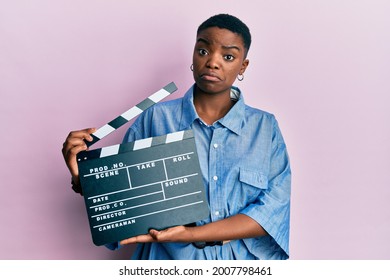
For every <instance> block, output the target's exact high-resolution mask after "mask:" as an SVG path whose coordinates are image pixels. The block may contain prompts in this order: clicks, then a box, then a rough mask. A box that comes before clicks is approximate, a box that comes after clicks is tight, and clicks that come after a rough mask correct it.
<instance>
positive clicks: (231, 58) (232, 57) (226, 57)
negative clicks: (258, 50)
mask: <svg viewBox="0 0 390 280" xmlns="http://www.w3.org/2000/svg"><path fill="white" fill-rule="evenodd" d="M225 59H226V60H233V59H234V56H232V55H231V54H228V55H225Z"/></svg>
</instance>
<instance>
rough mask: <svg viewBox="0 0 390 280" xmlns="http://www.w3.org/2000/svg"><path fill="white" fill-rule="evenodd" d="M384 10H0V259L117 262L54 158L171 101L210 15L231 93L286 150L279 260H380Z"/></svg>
mask: <svg viewBox="0 0 390 280" xmlns="http://www.w3.org/2000/svg"><path fill="white" fill-rule="evenodd" d="M389 11H390V1H386V0H384V1H375V0H367V1H363V0H360V1H356V0H354V1H352V0H351V1H347V0H344V1H342V0H339V1H333V0H330V1H325V0H324V1H313V0H310V1H309V0H306V1H287V0H286V1H282V0H274V1H253V0H240V1H210V0H207V1H205V0H197V1H180V0H176V1H146V0H143V1H130V0H115V1H108V0H107V1H103V0H84V1H78V0H77V1H76V0H63V1H53V0H46V1H45V0H35V1H29V0H25V1H21V0H9V1H4V0H0V97H1V102H0V119H1V122H2V123H1V137H0V160H1V162H0V165H1V166H0V179H1V182H0V184H1V194H0V221H1V226H0V242H1V245H0V259H127V258H129V257H130V255H131V252H132V247H129V248H127V249H124V250H121V251H119V252H111V251H109V250H107V249H105V248H104V247H96V246H94V245H93V244H92V241H91V237H90V233H89V228H88V220H87V217H86V212H85V209H84V202H83V199H82V197H81V196H78V195H75V194H74V193H73V192H72V191H71V190H70V182H69V181H70V176H69V174H68V171H67V169H66V167H65V164H64V162H63V159H62V155H61V147H62V143H63V141H64V140H65V138H66V136H67V134H68V132H69V131H71V130H75V129H81V128H85V127H90V126H96V127H100V126H101V125H103V124H105V123H106V122H107V121H110V120H111V119H113V118H114V117H116V116H117V115H119V114H120V113H122V112H124V111H125V110H127V109H128V108H130V107H131V106H133V105H135V104H136V103H138V102H139V101H141V100H142V99H143V98H144V97H146V96H148V95H149V94H150V93H152V92H154V91H155V90H157V89H159V88H161V87H162V86H164V85H165V84H167V83H169V82H171V81H175V82H176V84H177V85H178V87H179V91H178V92H177V93H175V94H174V97H175V98H176V97H179V96H181V95H183V94H184V92H185V91H186V90H187V88H188V87H190V86H191V85H192V82H193V80H192V74H191V72H190V70H189V66H190V64H191V59H192V48H193V44H194V40H195V31H196V28H197V26H198V25H199V24H200V23H201V22H202V21H203V20H205V19H206V18H208V17H209V16H211V15H214V14H216V13H221V12H227V13H231V14H234V15H236V16H238V17H239V18H241V19H242V20H243V21H244V22H246V23H247V24H248V26H249V27H250V29H251V32H252V35H253V45H252V49H251V50H250V52H249V59H250V66H249V68H248V69H247V72H246V73H245V79H244V81H243V82H237V85H238V86H240V88H241V89H242V90H243V91H244V94H245V98H246V101H247V103H248V104H250V105H252V106H254V107H258V108H262V109H264V110H267V111H270V112H272V113H274V114H275V115H276V116H277V119H278V120H279V123H280V126H281V129H282V132H283V134H284V137H285V140H286V142H287V145H288V149H289V153H290V157H291V162H292V169H293V193H292V209H291V210H292V212H291V241H290V242H291V259H390V242H389V237H390V206H389V205H390V204H389V199H390V183H389V182H390V172H389V167H390V166H389V165H390V164H389V156H390V145H389V143H390V129H389V120H390V106H389V104H390V32H389V30H390V17H389ZM127 127H128V126H126V128H127ZM126 128H123V129H120V130H119V131H118V132H116V133H114V134H111V135H110V136H109V137H107V138H106V139H104V140H102V141H101V143H99V144H96V146H95V147H100V146H106V145H111V144H117V143H119V142H120V141H121V139H122V136H123V134H124V132H125V129H126Z"/></svg>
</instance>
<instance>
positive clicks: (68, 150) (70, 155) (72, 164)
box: [62, 128, 96, 191]
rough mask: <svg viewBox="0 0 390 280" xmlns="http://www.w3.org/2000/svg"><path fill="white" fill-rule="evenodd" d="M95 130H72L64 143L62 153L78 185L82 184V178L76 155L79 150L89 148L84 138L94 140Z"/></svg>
mask: <svg viewBox="0 0 390 280" xmlns="http://www.w3.org/2000/svg"><path fill="white" fill-rule="evenodd" d="M95 131H96V128H86V129H82V130H76V131H71V132H70V133H69V135H68V137H67V138H66V140H65V142H64V144H63V145H62V155H63V156H64V160H65V163H66V166H67V167H68V169H69V171H70V174H71V175H72V180H73V182H74V184H76V185H77V186H80V178H79V170H78V166H77V158H76V155H77V154H78V153H79V152H81V151H86V150H87V149H88V147H87V145H86V144H85V142H84V139H85V140H87V141H92V140H93V138H92V136H91V134H92V133H94V132H95ZM80 191H81V190H80Z"/></svg>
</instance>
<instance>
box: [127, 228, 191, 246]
mask: <svg viewBox="0 0 390 280" xmlns="http://www.w3.org/2000/svg"><path fill="white" fill-rule="evenodd" d="M192 229H193V228H192V227H185V226H177V227H171V228H168V229H164V230H160V231H158V230H155V229H151V230H150V231H149V233H148V234H143V235H138V236H134V237H131V238H128V239H125V240H122V241H121V242H120V244H121V245H125V244H133V243H150V242H192V240H193V235H192Z"/></svg>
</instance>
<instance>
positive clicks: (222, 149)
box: [108, 86, 291, 260]
mask: <svg viewBox="0 0 390 280" xmlns="http://www.w3.org/2000/svg"><path fill="white" fill-rule="evenodd" d="M193 89H194V86H192V87H191V88H190V89H189V90H188V91H187V93H186V94H185V96H184V97H183V98H179V99H176V100H171V101H166V102H162V103H159V104H156V105H154V106H153V107H151V108H150V109H149V110H147V111H145V112H144V113H143V114H142V115H141V116H140V117H139V118H138V119H137V120H136V121H135V122H134V124H133V125H132V126H131V127H130V128H129V130H128V131H127V133H126V135H125V139H124V142H131V141H134V140H137V139H142V138H147V137H154V136H159V135H164V134H167V133H171V132H175V131H180V130H186V129H193V131H194V135H195V142H196V146H197V152H198V156H199V161H200V166H201V170H202V175H203V182H204V186H205V188H206V196H207V199H208V203H209V208H210V216H209V217H208V218H207V219H205V220H202V221H198V222H197V225H202V224H206V223H210V222H214V221H218V220H221V219H224V218H227V217H229V216H233V215H236V214H239V213H240V214H245V215H247V216H249V217H251V218H252V219H254V220H255V221H256V222H258V223H259V224H260V225H261V226H262V227H263V228H264V229H265V230H266V231H267V233H268V235H267V236H262V237H257V238H248V239H242V240H232V241H230V242H229V243H226V244H224V245H222V246H218V245H217V246H208V247H205V248H204V249H198V248H196V247H194V246H193V245H192V244H191V243H146V244H138V245H137V248H136V251H135V253H134V255H133V259H184V260H189V259H213V260H215V259H241V260H244V259H287V258H288V257H289V223H290V189H291V183H290V179H291V172H290V164H289V158H288V154H287V150H286V145H285V143H284V140H283V137H282V135H281V133H280V130H279V127H278V124H277V121H276V120H275V117H274V116H273V115H272V114H269V113H267V112H264V111H261V110H258V109H254V108H251V107H249V106H247V105H245V103H244V99H243V96H242V94H241V92H240V90H239V89H238V88H236V87H232V91H233V92H234V93H235V94H236V95H237V98H238V99H237V101H236V103H235V105H234V106H233V107H232V108H231V109H230V111H229V112H228V113H227V114H226V115H225V116H224V117H223V118H221V119H220V120H218V121H216V122H215V123H214V124H213V125H206V124H205V123H204V122H202V120H201V119H200V118H199V116H198V114H197V113H196V110H195V107H194V103H193ZM108 247H109V248H110V247H111V248H113V247H112V245H111V246H109V245H108Z"/></svg>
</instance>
